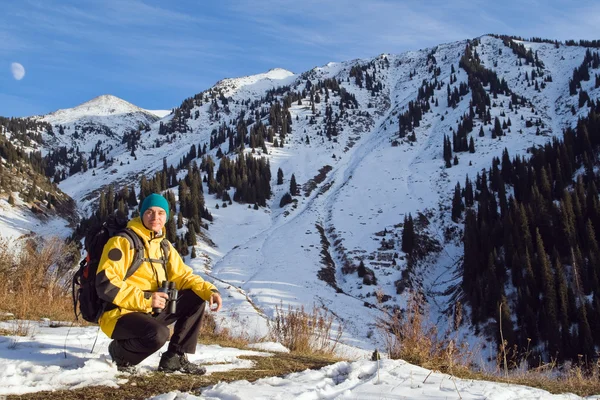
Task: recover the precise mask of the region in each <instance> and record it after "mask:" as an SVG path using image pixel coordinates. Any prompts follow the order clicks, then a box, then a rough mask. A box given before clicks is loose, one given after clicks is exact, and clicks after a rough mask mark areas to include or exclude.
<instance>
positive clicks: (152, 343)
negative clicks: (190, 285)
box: [112, 289, 206, 365]
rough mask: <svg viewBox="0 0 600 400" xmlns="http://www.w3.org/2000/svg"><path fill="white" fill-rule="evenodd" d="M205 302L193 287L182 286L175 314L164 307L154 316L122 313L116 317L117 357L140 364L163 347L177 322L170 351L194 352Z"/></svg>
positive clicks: (114, 333) (114, 332)
mask: <svg viewBox="0 0 600 400" xmlns="http://www.w3.org/2000/svg"><path fill="white" fill-rule="evenodd" d="M205 305H206V304H205V302H204V300H202V299H201V298H200V297H199V296H198V295H197V294H196V293H194V292H193V291H192V290H189V289H188V290H182V291H181V292H179V296H178V297H177V309H176V312H175V313H174V314H167V313H166V312H165V311H163V312H161V313H160V314H158V315H156V316H153V315H151V314H144V313H141V312H133V313H128V314H125V315H123V316H122V317H121V318H119V320H118V321H117V324H116V326H115V330H114V331H113V334H112V338H113V339H114V340H115V342H116V345H117V347H116V348H115V351H116V352H117V353H118V357H119V358H120V359H122V360H124V361H127V362H129V363H130V364H132V365H137V364H139V363H140V362H142V361H143V360H144V359H145V358H146V357H148V356H149V355H151V354H152V353H154V352H155V351H157V350H158V349H160V348H161V347H162V346H163V345H164V344H165V342H166V341H167V340H168V339H169V328H168V326H169V325H171V324H172V323H173V322H175V329H174V332H173V336H171V341H170V342H169V351H175V352H178V353H191V354H193V353H195V352H196V344H197V343H198V333H199V332H200V324H201V322H202V317H203V315H204V309H205Z"/></svg>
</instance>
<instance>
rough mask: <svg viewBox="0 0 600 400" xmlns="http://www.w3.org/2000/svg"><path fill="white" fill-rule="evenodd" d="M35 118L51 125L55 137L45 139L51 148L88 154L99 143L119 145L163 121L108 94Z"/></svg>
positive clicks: (149, 112)
mask: <svg viewBox="0 0 600 400" xmlns="http://www.w3.org/2000/svg"><path fill="white" fill-rule="evenodd" d="M35 118H36V119H38V120H40V121H44V122H47V123H49V124H51V125H52V127H53V132H54V135H46V136H45V138H44V139H45V140H46V142H47V143H48V144H49V145H50V146H51V147H52V148H57V147H59V146H67V147H68V148H75V147H78V148H79V150H80V151H83V152H86V153H89V152H90V151H91V150H92V149H93V148H94V146H95V145H96V143H97V142H98V140H102V141H103V142H106V143H110V144H113V145H115V146H116V145H119V144H120V142H121V139H122V138H123V135H124V134H125V133H127V132H130V131H132V130H133V131H135V130H138V129H145V128H146V127H148V126H149V125H151V124H153V123H154V122H156V121H158V120H159V119H160V117H159V116H157V115H156V114H154V113H152V112H151V111H148V110H144V109H142V108H139V107H137V106H135V105H133V104H131V103H129V102H127V101H125V100H122V99H120V98H118V97H115V96H112V95H108V94H105V95H102V96H98V97H96V98H94V99H92V100H90V101H87V102H85V103H83V104H80V105H78V106H76V107H73V108H68V109H61V110H58V111H55V112H52V113H50V114H47V115H43V116H40V117H35Z"/></svg>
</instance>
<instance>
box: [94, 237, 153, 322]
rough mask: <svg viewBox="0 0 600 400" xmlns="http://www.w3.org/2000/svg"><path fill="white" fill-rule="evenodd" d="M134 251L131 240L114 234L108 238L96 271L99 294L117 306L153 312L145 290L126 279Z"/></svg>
mask: <svg viewBox="0 0 600 400" xmlns="http://www.w3.org/2000/svg"><path fill="white" fill-rule="evenodd" d="M133 256H134V251H133V250H131V249H130V245H129V240H127V238H124V237H120V236H114V237H112V238H110V239H109V240H108V242H107V243H106V245H105V246H104V250H103V251H102V257H101V258H100V263H99V264H98V271H97V272H96V291H97V292H98V296H99V297H100V298H101V299H102V300H104V301H107V302H109V303H112V304H114V305H116V306H117V307H120V308H124V309H127V310H131V311H140V312H151V311H152V300H151V299H146V298H144V292H143V291H142V290H141V289H140V288H138V287H137V286H135V285H132V284H130V283H127V282H128V281H124V280H123V278H125V274H126V273H127V269H128V268H129V266H130V265H131V262H132V260H133Z"/></svg>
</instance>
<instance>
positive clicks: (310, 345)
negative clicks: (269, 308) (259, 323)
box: [269, 306, 342, 357]
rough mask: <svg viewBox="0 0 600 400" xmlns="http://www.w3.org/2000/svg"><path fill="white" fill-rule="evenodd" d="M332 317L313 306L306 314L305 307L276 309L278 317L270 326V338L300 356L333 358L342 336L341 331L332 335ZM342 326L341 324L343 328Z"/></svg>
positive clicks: (280, 307) (276, 316) (281, 307)
mask: <svg viewBox="0 0 600 400" xmlns="http://www.w3.org/2000/svg"><path fill="white" fill-rule="evenodd" d="M333 323H334V317H333V315H328V314H327V313H326V312H325V311H323V310H322V309H319V308H317V307H316V306H314V307H313V309H312V312H307V311H305V310H304V307H300V308H292V307H288V309H287V311H285V310H284V309H283V306H279V307H275V318H274V320H273V321H271V323H270V325H269V330H270V336H271V339H272V340H275V341H277V342H279V343H281V344H283V345H284V346H285V347H287V348H288V349H289V350H290V351H291V352H293V353H298V354H311V355H313V354H314V355H325V356H330V357H332V356H333V355H334V353H335V348H336V345H337V343H338V341H339V338H340V337H341V335H342V329H341V328H339V329H338V331H337V333H336V335H335V336H332V335H333V330H332V327H333ZM340 326H341V325H340Z"/></svg>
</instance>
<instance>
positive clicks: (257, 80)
mask: <svg viewBox="0 0 600 400" xmlns="http://www.w3.org/2000/svg"><path fill="white" fill-rule="evenodd" d="M295 77H296V74H294V73H293V72H291V71H288V70H287V69H283V68H273V69H270V70H269V71H267V72H263V73H260V74H256V75H248V76H242V77H239V78H226V79H223V80H221V81H219V82H217V84H216V85H215V87H218V88H222V89H225V93H224V94H225V95H226V96H230V95H232V94H233V93H236V92H237V91H239V90H240V89H242V88H247V89H250V87H253V88H254V89H256V90H264V89H265V88H266V87H273V86H278V85H285V84H286V82H288V81H290V82H291V81H293V80H294V79H295ZM261 82H263V83H262V84H261Z"/></svg>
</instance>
